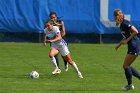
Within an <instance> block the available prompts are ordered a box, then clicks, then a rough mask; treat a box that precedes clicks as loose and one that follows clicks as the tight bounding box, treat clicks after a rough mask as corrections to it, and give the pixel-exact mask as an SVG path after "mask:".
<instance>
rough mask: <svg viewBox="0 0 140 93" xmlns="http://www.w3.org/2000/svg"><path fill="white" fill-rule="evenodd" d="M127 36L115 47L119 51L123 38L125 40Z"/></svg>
mask: <svg viewBox="0 0 140 93" xmlns="http://www.w3.org/2000/svg"><path fill="white" fill-rule="evenodd" d="M125 39H126V38H123V39H122V40H121V41H120V43H119V44H118V45H117V46H116V47H115V50H116V51H117V50H118V49H119V48H120V46H121V45H122V43H121V42H122V41H123V40H125Z"/></svg>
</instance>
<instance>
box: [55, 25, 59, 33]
mask: <svg viewBox="0 0 140 93" xmlns="http://www.w3.org/2000/svg"><path fill="white" fill-rule="evenodd" d="M54 29H55V33H56V34H58V33H60V30H59V28H58V27H57V26H54Z"/></svg>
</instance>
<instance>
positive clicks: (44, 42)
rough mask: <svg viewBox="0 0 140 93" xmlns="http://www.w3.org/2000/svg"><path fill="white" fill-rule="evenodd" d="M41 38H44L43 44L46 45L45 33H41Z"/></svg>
mask: <svg viewBox="0 0 140 93" xmlns="http://www.w3.org/2000/svg"><path fill="white" fill-rule="evenodd" d="M43 39H44V40H43V46H46V34H45V33H44V34H43Z"/></svg>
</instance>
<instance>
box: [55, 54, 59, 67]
mask: <svg viewBox="0 0 140 93" xmlns="http://www.w3.org/2000/svg"><path fill="white" fill-rule="evenodd" d="M54 57H55V60H56V64H57V66H58V68H59V58H58V55H55V56H54Z"/></svg>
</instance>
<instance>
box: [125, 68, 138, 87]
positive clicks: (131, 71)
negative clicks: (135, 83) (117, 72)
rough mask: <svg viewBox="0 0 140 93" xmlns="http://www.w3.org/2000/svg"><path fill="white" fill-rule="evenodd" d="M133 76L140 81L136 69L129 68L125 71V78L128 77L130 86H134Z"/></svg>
mask: <svg viewBox="0 0 140 93" xmlns="http://www.w3.org/2000/svg"><path fill="white" fill-rule="evenodd" d="M132 75H133V76H135V77H137V78H138V79H140V74H139V73H138V71H137V70H136V69H135V68H133V67H128V68H127V69H125V76H126V79H127V82H128V85H130V84H132Z"/></svg>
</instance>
